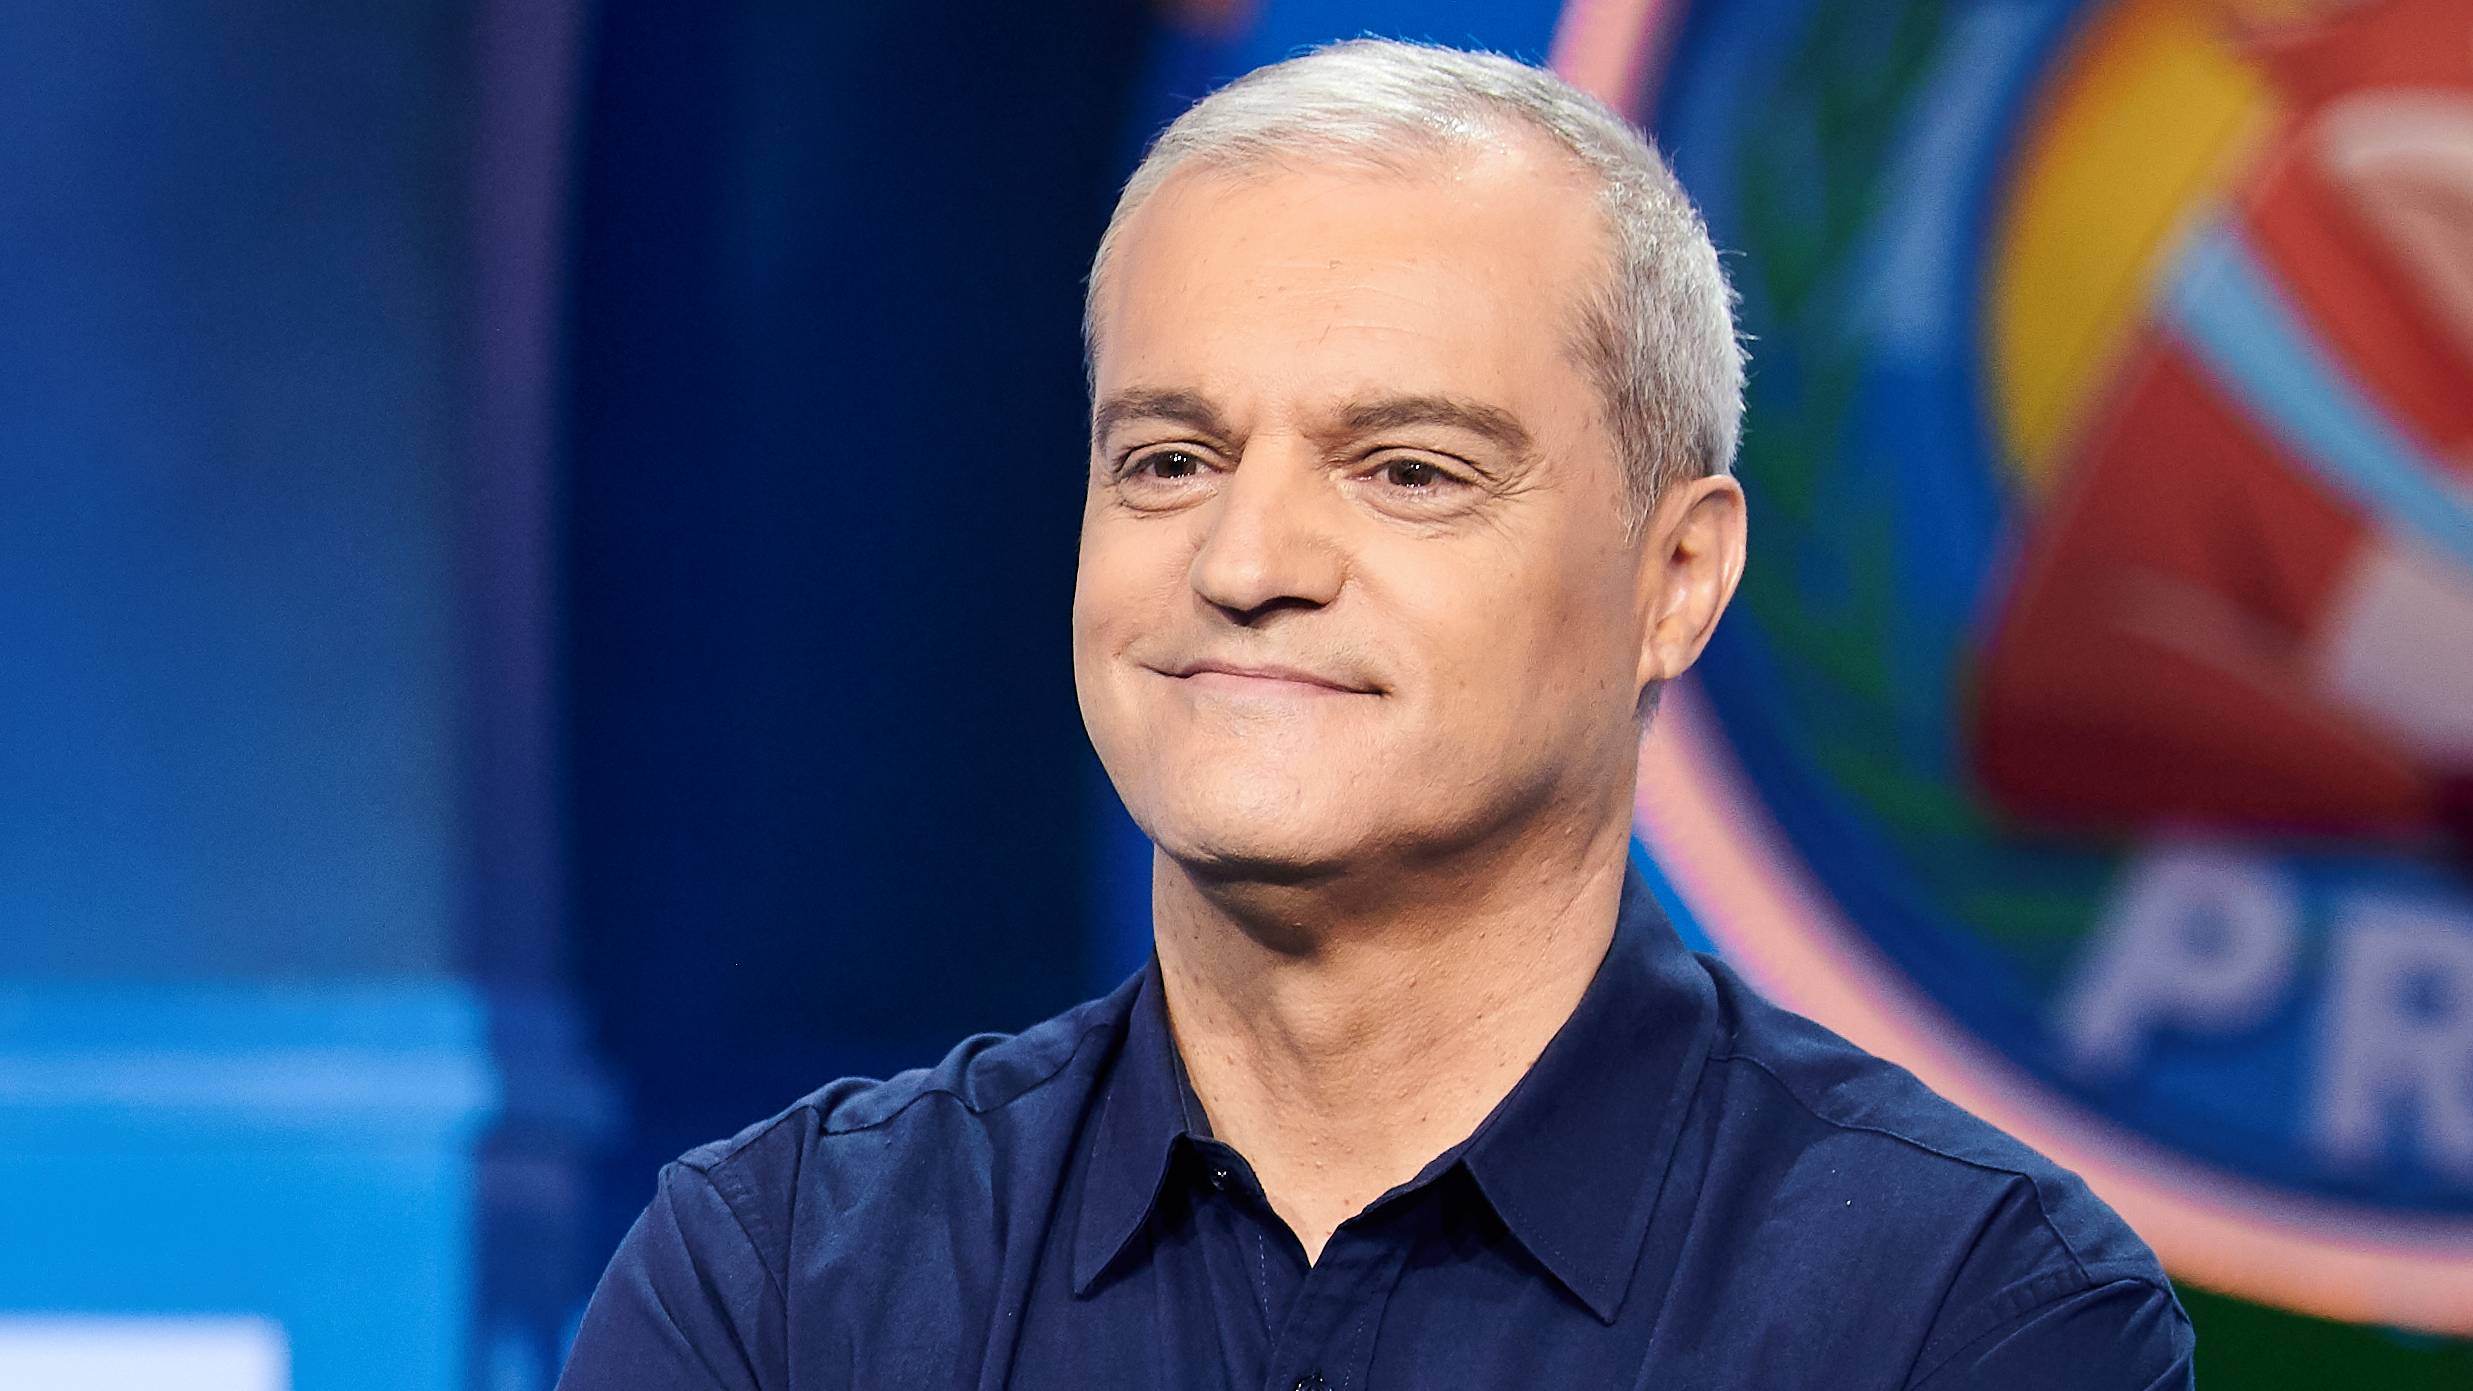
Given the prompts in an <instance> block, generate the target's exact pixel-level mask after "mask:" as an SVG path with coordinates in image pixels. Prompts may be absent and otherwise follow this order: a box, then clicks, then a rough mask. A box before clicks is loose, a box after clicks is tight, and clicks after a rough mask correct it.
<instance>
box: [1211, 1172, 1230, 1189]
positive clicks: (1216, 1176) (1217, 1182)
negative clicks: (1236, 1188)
mask: <svg viewBox="0 0 2473 1391" xmlns="http://www.w3.org/2000/svg"><path fill="white" fill-rule="evenodd" d="M1211 1186H1212V1187H1213V1188H1216V1189H1218V1190H1219V1191H1220V1192H1222V1193H1225V1192H1227V1191H1228V1171H1227V1170H1226V1169H1213V1170H1212V1171H1211Z"/></svg>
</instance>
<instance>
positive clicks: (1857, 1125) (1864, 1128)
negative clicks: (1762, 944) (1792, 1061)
mask: <svg viewBox="0 0 2473 1391" xmlns="http://www.w3.org/2000/svg"><path fill="white" fill-rule="evenodd" d="M1709 1061H1711V1062H1721V1063H1733V1062H1739V1063H1745V1064H1748V1065H1750V1066H1751V1067H1753V1068H1754V1069H1756V1070H1758V1071H1759V1072H1760V1074H1761V1075H1762V1076H1764V1077H1766V1078H1768V1079H1769V1081H1770V1082H1771V1083H1772V1084H1774V1085H1775V1086H1776V1087H1777V1089H1778V1090H1779V1091H1781V1092H1783V1093H1785V1094H1786V1098H1787V1099H1788V1100H1790V1101H1792V1102H1794V1103H1795V1105H1797V1106H1799V1107H1801V1108H1803V1111H1804V1113H1805V1114H1806V1115H1809V1116H1810V1117H1811V1118H1812V1119H1814V1120H1816V1121H1819V1122H1820V1123H1821V1124H1823V1125H1826V1126H1830V1127H1833V1128H1835V1129H1838V1130H1848V1131H1855V1132H1858V1133H1861V1134H1867V1135H1878V1136H1880V1137H1882V1138H1883V1139H1888V1140H1895V1141H1897V1142H1898V1143H1899V1144H1902V1145H1905V1146H1908V1147H1909V1148H1912V1149H1917V1150H1921V1151H1922V1152H1924V1153H1925V1154H1929V1155H1932V1156H1934V1157H1935V1158H1939V1159H1946V1160H1948V1161H1949V1162H1950V1163H1952V1164H1963V1165H1965V1166H1967V1167H1968V1168H1970V1169H1980V1170H1982V1171H1983V1172H1985V1173H1988V1174H2007V1175H2009V1176H2010V1177H2011V1178H2015V1179H2023V1180H2024V1181H2025V1182H2026V1186H2027V1191H2028V1192H2029V1193H2031V1194H2033V1195H2034V1198H2035V1216H2036V1219H2037V1220H2038V1221H2040V1222H2042V1223H2043V1224H2044V1230H2045V1231H2048V1232H2050V1233H2052V1239H2053V1241H2054V1242H2055V1243H2056V1244H2057V1245H2059V1246H2060V1248H2061V1254H2063V1255H2065V1256H2067V1257H2069V1263H2070V1264H2071V1265H2072V1266H2075V1267H2077V1270H2078V1278H2080V1279H2082V1280H2083V1279H2086V1278H2088V1274H2087V1262H2086V1257H2084V1256H2082V1255H2080V1254H2079V1252H2078V1248H2077V1247H2076V1246H2073V1245H2071V1244H2070V1239H2069V1237H2068V1236H2066V1235H2065V1234H2063V1232H2062V1231H2061V1228H2060V1224H2058V1223H2056V1222H2054V1221H2053V1220H2052V1209H2051V1207H2050V1206H2049V1205H2048V1204H2046V1203H2045V1202H2044V1186H2043V1185H2042V1184H2041V1183H2038V1182H2036V1179H2035V1176H2034V1175H2033V1174H2030V1173H2027V1172H2026V1171H2025V1170H2022V1169H2012V1168H2009V1167H2006V1166H2004V1165H2000V1164H1991V1163H1987V1162H1985V1161H1983V1160H1980V1159H1969V1158H1967V1157H1966V1156H1965V1155H1962V1154H1951V1153H1950V1152H1949V1151H1947V1150H1945V1149H1942V1148H1940V1147H1939V1146H1937V1145H1930V1144H1926V1143H1925V1142H1923V1141H1921V1140H1918V1139H1916V1138H1915V1137H1914V1136H1912V1135H1905V1134H1901V1133H1899V1132H1897V1131H1895V1130H1891V1129H1889V1128H1888V1127H1887V1126H1880V1125H1866V1124H1863V1123H1861V1122H1857V1121H1849V1120H1841V1119H1839V1118H1838V1117H1835V1116H1830V1115H1824V1114H1822V1112H1821V1110H1820V1108H1819V1107H1817V1106H1815V1105H1813V1104H1812V1103H1811V1102H1810V1101H1807V1100H1805V1099H1804V1097H1803V1095H1802V1093H1800V1092H1798V1091H1796V1090H1795V1089H1794V1087H1793V1086H1792V1085H1790V1084H1789V1083H1788V1082H1787V1080H1786V1079H1785V1078H1783V1077H1780V1076H1778V1074H1777V1070H1776V1069H1775V1068H1772V1067H1771V1066H1769V1064H1768V1063H1766V1062H1764V1061H1762V1060H1761V1059H1759V1058H1755V1057H1753V1056H1752V1055H1751V1054H1749V1053H1712V1054H1710V1055H1709ZM1882 1061H1883V1062H1886V1061H1887V1060H1886V1059H1883V1060H1882ZM1889 1066H1892V1067H1894V1066H1896V1064H1894V1063H1891V1064H1889ZM1916 1085H1917V1086H1922V1085H1923V1084H1922V1082H1921V1081H1917V1082H1916ZM1942 1099H1943V1101H1944V1102H1946V1103H1947V1104H1949V1105H1953V1106H1954V1105H1956V1104H1957V1103H1955V1102H1948V1101H1947V1098H1942Z"/></svg>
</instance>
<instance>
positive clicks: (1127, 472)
mask: <svg viewBox="0 0 2473 1391" xmlns="http://www.w3.org/2000/svg"><path fill="white" fill-rule="evenodd" d="M1202 469H1203V463H1202V457H1201V456H1200V455H1198V454H1195V453H1193V452H1192V451H1190V450H1184V449H1154V450H1152V451H1150V452H1149V453H1147V454H1136V455H1134V456H1133V457H1132V458H1130V459H1127V460H1126V461H1125V468H1124V473H1123V475H1122V476H1124V477H1127V478H1133V477H1137V476H1139V477H1145V478H1158V479H1171V480H1172V479H1178V478H1191V477H1193V476H1194V475H1195V474H1197V473H1200V472H1201V471H1202Z"/></svg>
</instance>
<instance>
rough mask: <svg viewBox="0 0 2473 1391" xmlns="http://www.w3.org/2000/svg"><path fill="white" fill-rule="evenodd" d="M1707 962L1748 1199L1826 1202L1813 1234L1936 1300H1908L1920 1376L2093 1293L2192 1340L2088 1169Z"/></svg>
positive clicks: (1720, 1115) (2166, 1341)
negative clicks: (2072, 1166)
mask: <svg viewBox="0 0 2473 1391" xmlns="http://www.w3.org/2000/svg"><path fill="white" fill-rule="evenodd" d="M1704 961H1705V964H1706V965H1707V967H1708V970H1709V973H1710V977H1711V979H1712V981H1713V983H1714V984H1715V986H1716V988H1717V994H1718V1000H1719V1023H1718V1026H1717V1030H1716V1036H1715V1038H1714V1040H1713V1042H1712V1046H1711V1050H1710V1055H1709V1063H1708V1066H1709V1069H1710V1075H1709V1077H1708V1079H1707V1082H1706V1083H1705V1084H1704V1085H1705V1087H1706V1088H1707V1089H1708V1090H1709V1092H1710V1095H1711V1099H1712V1100H1713V1102H1714V1103H1715V1109H1714V1110H1713V1111H1712V1112H1711V1114H1712V1115H1713V1116H1715V1117H1716V1120H1715V1125H1716V1126H1717V1128H1718V1130H1719V1132H1720V1133H1719V1136H1718V1139H1717V1141H1716V1144H1717V1146H1718V1149H1719V1152H1720V1153H1722V1154H1723V1155H1724V1156H1726V1158H1727V1159H1728V1160H1729V1161H1730V1162H1732V1163H1734V1164H1735V1165H1737V1166H1738V1168H1739V1169H1740V1170H1741V1171H1742V1172H1744V1173H1746V1174H1748V1175H1751V1176H1753V1177H1752V1178H1750V1179H1749V1182H1751V1183H1752V1184H1754V1185H1757V1186H1758V1188H1759V1191H1757V1192H1747V1193H1745V1194H1744V1195H1743V1196H1744V1197H1746V1198H1747V1199H1750V1200H1752V1201H1755V1202H1758V1203H1761V1204H1763V1205H1764V1206H1770V1207H1771V1210H1778V1209H1780V1208H1783V1209H1789V1210H1795V1211H1800V1212H1806V1213H1810V1214H1813V1216H1814V1221H1813V1223H1812V1224H1811V1225H1810V1226H1809V1227H1806V1228H1805V1230H1804V1235H1805V1237H1806V1238H1807V1239H1809V1238H1812V1237H1816V1236H1821V1235H1822V1234H1824V1233H1827V1232H1832V1231H1834V1232H1836V1233H1838V1234H1839V1235H1840V1237H1841V1239H1842V1241H1843V1243H1844V1245H1845V1246H1847V1247H1850V1248H1853V1247H1860V1248H1862V1254H1861V1255H1859V1256H1850V1257H1848V1259H1849V1260H1853V1261H1860V1262H1861V1263H1863V1264H1864V1265H1865V1266H1866V1267H1868V1268H1871V1269H1873V1270H1875V1271H1876V1272H1879V1273H1884V1274H1885V1273H1886V1272H1888V1271H1890V1270H1893V1269H1894V1270H1896V1271H1898V1272H1899V1273H1900V1274H1901V1276H1902V1283H1905V1284H1906V1285H1907V1287H1908V1288H1909V1289H1910V1290H1912V1291H1913V1292H1914V1293H1916V1294H1919V1295H1923V1296H1925V1297H1924V1298H1923V1299H1921V1300H1920V1301H1919V1302H1918V1303H1917V1304H1916V1305H1915V1306H1914V1308H1913V1309H1912V1315H1913V1316H1914V1317H1915V1318H1916V1319H1917V1320H1918V1321H1919V1322H1920V1324H1921V1325H1922V1328H1921V1338H1920V1342H1919V1345H1918V1347H1917V1350H1916V1352H1917V1359H1918V1361H1917V1368H1918V1371H1919V1373H1921V1372H1928V1371H1929V1369H1930V1368H1931V1367H1932V1366H1933V1365H1935V1364H1936V1363H1937V1362H1938V1361H1939V1360H1941V1359H1945V1358H1949V1357H1953V1356H1956V1355H1958V1353H1959V1351H1960V1350H1962V1349H1964V1348H1967V1347H1969V1346H1971V1345H1973V1344H1974V1343H1975V1342H1976V1341H1978V1340H1981V1339H1984V1338H1987V1337H1998V1336H2000V1335H2001V1334H2002V1333H2003V1332H2004V1331H2005V1330H2009V1329H2013V1328H2016V1327H2021V1326H2025V1325H2027V1324H2029V1323H2031V1322H2033V1321H2034V1320H2035V1319H2037V1318H2038V1317H2041V1316H2044V1315H2045V1314H2046V1313H2047V1312H2048V1311H2050V1310H2053V1309H2056V1308H2085V1307H2090V1305H2089V1301H2092V1302H2093V1307H2101V1308H2103V1309H2106V1310H2113V1311H2117V1312H2118V1313H2119V1316H2120V1317H2121V1318H2122V1319H2123V1320H2124V1321H2125V1325H2127V1324H2134V1325H2137V1326H2141V1327H2151V1328H2154V1329H2159V1330H2161V1333H2160V1334H2159V1335H2158V1336H2159V1337H2160V1339H2161V1341H2160V1342H2159V1343H2158V1345H2157V1346H2158V1347H2159V1348H2166V1349H2167V1350H2168V1349H2169V1348H2171V1347H2186V1341H2187V1322H2186V1320H2185V1319H2184V1318H2183V1316H2182V1313H2181V1310H2180V1307H2179V1303H2178V1301H2177V1300H2176V1299H2175V1297H2174V1295H2173V1293H2172V1286H2171V1283H2170V1281H2169V1280H2167V1279H2166V1277H2165V1274H2164V1270H2163V1267H2162V1266H2161V1264H2160V1263H2158V1262H2157V1260H2156V1258H2155V1255H2154V1253H2153V1252H2152V1251H2151V1250H2150V1249H2149V1248H2148V1246H2147V1244H2146V1243H2145V1242H2144V1241H2143V1240H2141V1239H2140V1238H2139V1237H2138V1235H2137V1233H2135V1232H2134V1231H2132V1230H2131V1229H2130V1227H2129V1225H2128V1224H2127V1223H2126V1222H2124V1221H2122V1220H2121V1218H2120V1217H2119V1216H2118V1215H2117V1214H2116V1213H2114V1212H2113V1210H2112V1209H2111V1208H2110V1207H2109V1206H2108V1205H2107V1204H2106V1203H2105V1202H2104V1201H2103V1200H2102V1199H2101V1198H2100V1197H2098V1196H2097V1195H2096V1194H2095V1193H2094V1192H2093V1191H2092V1190H2090V1189H2089V1188H2088V1187H2087V1185H2086V1183H2085V1182H2084V1181H2083V1180H2081V1179H2080V1178H2079V1177H2078V1176H2077V1175H2076V1174H2074V1173H2072V1172H2070V1171H2069V1170H2067V1169H2065V1168H2063V1167H2061V1166H2060V1165H2059V1164H2056V1163H2054V1162H2053V1161H2052V1160H2050V1159H2049V1158H2047V1157H2045V1156H2044V1155H2042V1154H2040V1153H2038V1152H2037V1151H2035V1150H2034V1149H2033V1148H2031V1147H2030V1146H2028V1145H2026V1144H2025V1143H2023V1142H2021V1141H2020V1140H2018V1139H2017V1138H2015V1137H2013V1136H2011V1135H2009V1134H2007V1133H2005V1132H2003V1131H2001V1130H1999V1129H1998V1128H1996V1127H1994V1126H1993V1125H1991V1124H1989V1123H1988V1122H1986V1121H1984V1120H1982V1119H1980V1118H1978V1117H1976V1116H1974V1115H1972V1114H1971V1113H1969V1112H1967V1111H1965V1110H1964V1109H1962V1108H1960V1107H1959V1106H1957V1105H1956V1104H1955V1103H1953V1102H1951V1101H1949V1100H1948V1099H1947V1098H1945V1097H1942V1096H1941V1095H1939V1094H1938V1093H1936V1092H1934V1091H1933V1090H1932V1089H1931V1088H1929V1087H1927V1086H1925V1085H1924V1084H1923V1082H1921V1081H1920V1080H1918V1079H1917V1078H1916V1077H1915V1076H1914V1075H1913V1074H1912V1073H1910V1072H1908V1071H1907V1070H1906V1069H1904V1068H1902V1067H1899V1066H1897V1065H1896V1064H1894V1063H1890V1062H1888V1061H1885V1060H1883V1059H1881V1058H1879V1057H1876V1056H1874V1055H1872V1054H1870V1053H1867V1052H1865V1051H1864V1050H1862V1049H1861V1048H1858V1047H1856V1046H1855V1045H1854V1044H1852V1043H1850V1042H1848V1041H1847V1040H1846V1039H1844V1038H1841V1037H1839V1036H1838V1035H1837V1034H1835V1033H1833V1032H1831V1031H1830V1030H1828V1029H1826V1028H1824V1027H1822V1026H1821V1025H1819V1024H1817V1023H1814V1022H1813V1021H1811V1020H1809V1019H1806V1018H1804V1017H1802V1016H1801V1015H1797V1014H1794V1013H1791V1012H1789V1011H1787V1010H1783V1009H1780V1008H1778V1007H1776V1006H1775V1005H1772V1004H1770V1003H1768V1002H1767V1001H1765V1000H1763V999H1762V998H1761V997H1760V996H1759V995H1758V994H1756V993H1755V992H1754V991H1752V990H1751V989H1750V988H1749V987H1748V986H1746V985H1745V984H1744V983H1743V982H1742V981H1741V980H1740V979H1739V978H1738V977H1736V976H1735V975H1734V973H1733V972H1732V971H1731V970H1730V969H1729V968H1727V967H1726V966H1725V965H1724V964H1723V963H1720V962H1716V961H1714V960H1706V959H1705V958H1704ZM1806 1249H1807V1251H1808V1250H1809V1248H1808V1247H1807V1248H1806ZM1819 1264H1821V1265H1822V1266H1829V1265H1832V1264H1833V1262H1832V1261H1830V1260H1825V1259H1824V1260H1822V1261H1820V1262H1819ZM2078 1322H2079V1323H2081V1324H2084V1323H2085V1322H2086V1320H2085V1319H2083V1318H2081V1319H2079V1320H2078Z"/></svg>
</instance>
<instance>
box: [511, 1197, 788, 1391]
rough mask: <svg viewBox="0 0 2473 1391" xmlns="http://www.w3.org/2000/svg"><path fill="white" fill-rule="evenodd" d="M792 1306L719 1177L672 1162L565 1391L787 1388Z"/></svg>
mask: <svg viewBox="0 0 2473 1391" xmlns="http://www.w3.org/2000/svg"><path fill="white" fill-rule="evenodd" d="M782 1307H783V1306H782V1296H781V1290H780V1286H779V1285H778V1284H777V1283H776V1281H775V1279H774V1276H773V1273H772V1272H771V1271H770V1270H769V1269H768V1268H767V1267H766V1266H765V1264H764V1261H763V1258H762V1257H761V1255H760V1254H759V1253H758V1251H757V1248H756V1245H755V1243H754V1242H753V1241H752V1240H750V1239H749V1237H748V1235H747V1230H746V1228H745V1227H744V1226H743V1225H741V1223H740V1221H739V1219H738V1216H737V1215H736V1214H735V1213H734V1212H733V1211H732V1210H731V1208H730V1205H729V1203H728V1202H727V1201H725V1200H724V1199H723V1197H722V1195H721V1193H720V1191H719V1190H718V1189H716V1188H715V1187H714V1186H713V1181H712V1179H711V1178H710V1177H709V1176H708V1175H706V1174H705V1173H703V1172H702V1171H701V1170H699V1169H697V1168H695V1167H693V1166H691V1165H687V1164H672V1165H669V1166H668V1167H667V1168H664V1169H663V1170H662V1171H661V1182H660V1184H659V1186H658V1188H657V1189H656V1190H655V1192H654V1194H653V1201H652V1204H651V1205H650V1206H649V1207H647V1208H645V1209H644V1215H643V1216H641V1217H638V1218H637V1219H636V1222H635V1226H634V1227H632V1228H630V1229H629V1230H628V1232H627V1237H626V1240H624V1241H622V1242H620V1243H619V1246H618V1253H617V1254H616V1255H615V1256H612V1257H611V1258H610V1266H609V1269H608V1270H607V1271H605V1272H604V1273H603V1274H602V1277H601V1283H600V1285H599V1286H598V1287H597V1288H596V1289H594V1291H593V1296H592V1302H591V1303H590V1304H588V1305H587V1306H585V1309H584V1319H583V1323H582V1324H581V1326H580V1327H579V1328H578V1329H577V1331H576V1336H575V1346H574V1348H573V1350H572V1351H571V1352H570V1353H569V1354H568V1357H567V1367H566V1371H565V1372H564V1373H563V1374H561V1375H560V1377H559V1378H558V1391H779V1388H782V1387H784V1386H786V1385H787V1383H788V1377H787V1375H786V1374H785V1372H784V1371H783V1369H782V1320H781V1311H782Z"/></svg>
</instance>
